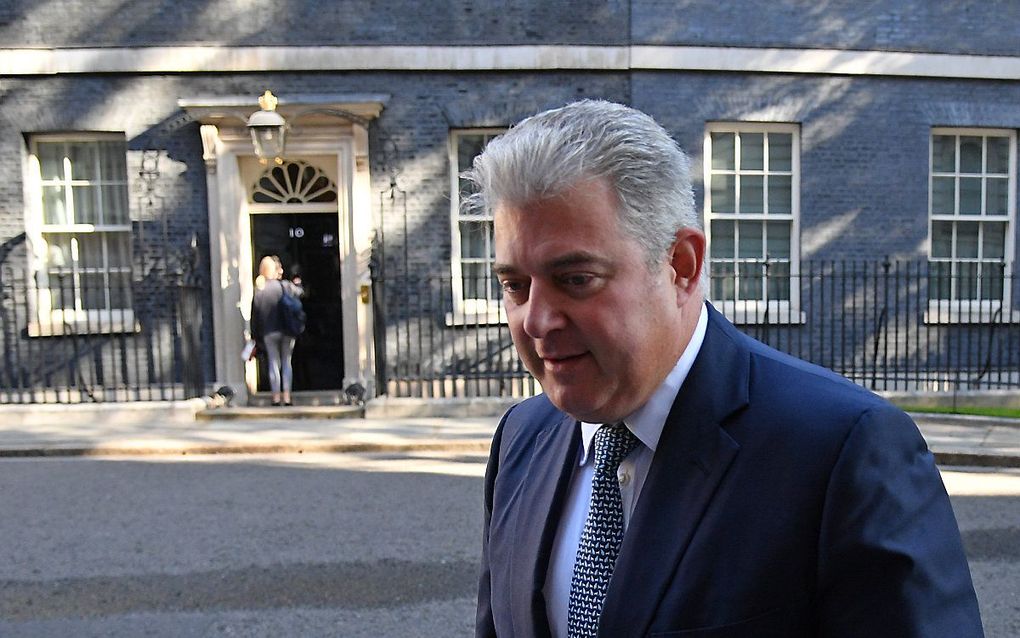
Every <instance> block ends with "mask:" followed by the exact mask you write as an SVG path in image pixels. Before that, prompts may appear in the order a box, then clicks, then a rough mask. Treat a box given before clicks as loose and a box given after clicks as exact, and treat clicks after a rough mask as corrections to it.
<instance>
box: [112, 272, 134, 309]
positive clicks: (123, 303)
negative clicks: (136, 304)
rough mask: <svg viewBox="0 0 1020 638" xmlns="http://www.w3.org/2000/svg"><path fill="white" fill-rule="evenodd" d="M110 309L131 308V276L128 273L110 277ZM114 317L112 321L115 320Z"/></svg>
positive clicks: (115, 274) (114, 274) (113, 274)
mask: <svg viewBox="0 0 1020 638" xmlns="http://www.w3.org/2000/svg"><path fill="white" fill-rule="evenodd" d="M110 307H111V308H130V307H131V275H130V274H128V273H112V274H111V275H110ZM117 318H118V317H117V315H114V319H117Z"/></svg>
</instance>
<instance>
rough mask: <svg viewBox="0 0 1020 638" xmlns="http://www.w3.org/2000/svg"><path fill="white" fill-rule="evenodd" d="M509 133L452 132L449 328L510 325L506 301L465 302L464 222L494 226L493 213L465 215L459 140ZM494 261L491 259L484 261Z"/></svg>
mask: <svg viewBox="0 0 1020 638" xmlns="http://www.w3.org/2000/svg"><path fill="white" fill-rule="evenodd" d="M505 132H506V128H505V127H502V128H500V127H485V128H458V129H450V135H449V139H448V159H449V166H450V274H451V286H452V288H453V290H452V293H453V312H452V313H449V314H447V317H446V322H447V324H448V325H475V324H497V323H506V312H505V311H504V309H503V301H502V299H501V298H499V297H497V298H495V299H465V298H464V282H463V268H462V263H461V260H462V257H461V254H460V251H461V243H460V240H461V237H460V222H461V221H476V222H477V221H481V222H488V223H489V224H492V215H491V213H486V214H484V215H470V216H465V215H462V211H461V201H460V168H459V166H460V165H459V162H458V159H459V158H458V157H457V140H458V138H460V137H461V136H463V135H490V136H493V137H495V136H496V135H500V134H502V133H505ZM483 261H487V262H490V265H491V258H483Z"/></svg>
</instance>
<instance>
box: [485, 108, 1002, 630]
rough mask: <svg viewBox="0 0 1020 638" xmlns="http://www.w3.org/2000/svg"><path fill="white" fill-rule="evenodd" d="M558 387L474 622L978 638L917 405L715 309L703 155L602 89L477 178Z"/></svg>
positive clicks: (513, 479)
mask: <svg viewBox="0 0 1020 638" xmlns="http://www.w3.org/2000/svg"><path fill="white" fill-rule="evenodd" d="M468 177H469V178H471V179H472V180H473V181H474V182H475V184H476V186H477V188H478V194H477V195H476V196H475V197H474V200H473V203H474V204H475V205H478V206H480V207H482V210H483V211H487V212H490V213H491V214H492V215H493V221H494V226H495V262H496V263H495V272H496V275H497V276H498V278H499V281H500V283H501V285H502V289H503V295H504V307H505V309H506V313H507V319H508V323H509V326H510V331H511V334H512V336H513V339H514V344H515V345H516V347H517V349H518V352H519V353H520V355H521V358H522V359H523V361H524V363H525V365H526V366H527V367H528V369H529V371H531V373H532V374H533V375H534V376H535V377H536V378H537V379H538V381H539V382H540V383H541V384H542V388H543V390H544V392H545V393H544V394H543V395H542V396H539V397H536V398H533V399H529V400H527V401H524V402H523V403H521V404H519V405H517V406H516V407H514V408H512V409H511V410H510V411H509V412H507V414H506V415H505V416H504V417H503V419H502V421H501V423H500V425H499V428H498V430H497V432H496V435H495V438H494V440H493V444H492V451H491V455H490V459H489V465H488V469H487V472H486V479H485V530H484V545H483V564H482V575H481V582H480V587H479V599H478V617H477V635H478V636H501V637H503V636H518V637H522V636H554V637H557V638H568V637H569V638H575V637H580V636H595V635H598V636H604V637H613V638H617V637H626V636H684V637H688V638H691V637H698V636H700V637H705V638H707V637H712V638H721V637H737V636H745V637H752V636H753V637H755V638H762V637H770V636H826V637H830V636H841V637H842V636H845V637H850V636H859V637H867V638H873V637H890V638H892V637H896V638H902V637H911V636H916V637H922V636H923V637H926V638H930V637H933V636H936V637H938V636H945V637H953V638H963V637H966V638H970V637H974V636H981V635H982V629H981V622H980V617H979V614H978V607H977V601H976V598H975V595H974V589H973V585H972V584H971V579H970V573H969V570H968V566H967V562H966V558H965V556H964V554H963V549H962V546H961V543H960V535H959V530H958V528H957V525H956V521H955V519H954V517H953V513H952V510H951V507H950V503H949V499H948V497H947V495H946V492H945V489H944V487H943V485H942V482H941V480H940V477H939V474H938V471H937V469H936V467H935V465H934V462H933V459H932V455H931V454H930V453H929V451H928V450H927V447H926V445H925V443H924V440H923V439H922V438H921V436H920V434H919V433H918V431H917V428H916V427H915V426H914V424H913V423H912V422H911V421H910V419H909V418H908V417H907V416H906V415H905V414H903V412H901V411H900V410H898V409H896V408H894V407H893V406H891V405H890V404H888V403H886V402H885V401H883V400H882V399H880V398H878V397H877V396H875V395H873V394H870V393H869V392H867V391H865V390H863V389H861V388H859V387H857V386H855V385H853V384H851V383H849V382H847V381H845V380H843V379H842V378H840V377H838V376H836V375H835V374H833V373H831V372H828V371H826V370H823V369H821V368H818V367H815V366H812V365H810V364H807V363H804V362H802V361H799V360H796V359H794V358H792V357H789V356H786V355H783V354H781V353H779V352H776V351H774V350H772V349H770V348H768V347H766V346H765V345H763V344H761V343H758V342H756V341H754V340H752V339H750V338H748V337H746V336H744V335H743V334H741V333H740V332H738V331H737V330H736V329H734V328H733V327H732V326H731V325H730V324H729V323H728V322H727V321H726V319H725V318H723V317H722V316H720V315H719V313H717V312H716V311H715V310H714V309H713V308H712V307H711V305H709V304H707V303H706V302H705V300H704V292H703V291H704V283H703V279H704V278H703V276H702V275H703V264H704V255H705V237H704V234H703V233H702V231H701V230H700V220H699V219H698V215H697V213H696V211H695V208H694V201H693V195H692V191H691V182H690V175H689V166H688V161H687V159H686V157H685V155H684V154H683V152H682V151H681V150H680V148H679V147H678V146H677V145H676V143H675V142H674V141H673V140H672V139H671V138H670V137H669V135H668V134H667V133H666V132H665V131H664V130H663V129H662V128H661V127H660V126H659V125H657V124H656V123H655V122H654V121H653V120H652V119H651V118H649V117H648V116H647V115H644V114H643V113H640V112H638V111H635V110H633V109H629V108H627V107H624V106H620V105H615V104H610V103H607V102H598V101H584V102H578V103H574V104H571V105H568V106H566V107H564V108H562V109H557V110H554V111H548V112H545V113H541V114H539V115H536V116H534V117H532V118H529V119H527V120H525V121H523V122H522V123H520V124H519V125H518V126H516V127H515V128H513V129H511V130H510V131H509V132H508V133H507V134H506V135H505V136H503V137H502V138H498V139H497V140H495V141H493V142H491V143H490V144H489V146H488V147H487V148H486V150H485V152H484V153H483V154H482V155H481V156H480V157H479V158H478V159H477V160H476V162H475V165H474V168H473V169H472V171H470V172H469V174H468Z"/></svg>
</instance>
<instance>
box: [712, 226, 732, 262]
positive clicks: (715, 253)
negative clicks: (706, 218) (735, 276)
mask: <svg viewBox="0 0 1020 638" xmlns="http://www.w3.org/2000/svg"><path fill="white" fill-rule="evenodd" d="M733 250H734V237H733V222H731V221H729V220H716V221H713V222H712V246H711V253H712V257H713V258H716V259H718V258H726V257H729V258H732V257H733V255H734V252H733Z"/></svg>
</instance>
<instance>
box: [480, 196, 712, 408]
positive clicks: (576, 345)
mask: <svg viewBox="0 0 1020 638" xmlns="http://www.w3.org/2000/svg"><path fill="white" fill-rule="evenodd" d="M617 206H618V205H617V197H616V194H615V193H614V192H613V190H612V189H611V188H610V187H609V185H608V184H606V182H605V181H603V180H589V181H584V182H581V183H579V184H577V185H576V186H575V187H574V188H572V189H569V190H567V191H566V192H565V193H563V194H562V195H560V196H558V197H555V198H550V199H547V200H542V201H539V202H535V203H532V204H528V205H524V206H516V205H503V206H498V207H497V208H496V211H495V216H494V218H495V222H494V223H495V242H496V246H495V248H496V266H495V270H496V274H497V276H498V277H499V280H500V283H501V284H502V287H503V303H504V306H505V307H506V312H507V318H508V320H509V323H510V332H511V334H512V335H513V340H514V344H515V345H516V346H517V350H518V352H519V353H520V355H521V358H522V359H523V361H524V364H525V365H526V366H527V368H528V370H530V371H531V373H532V374H533V375H534V376H535V378H536V379H538V381H539V382H540V383H541V384H542V388H543V390H544V391H545V393H546V394H547V395H548V397H549V398H550V400H551V401H552V402H553V404H554V405H556V406H557V407H558V408H560V409H561V410H563V411H564V412H566V413H568V414H570V415H571V416H573V417H574V418H577V419H580V420H583V421H590V422H613V421H618V420H620V419H622V418H623V417H624V416H626V415H627V414H629V413H631V412H633V411H634V410H635V409H637V408H638V407H640V406H641V405H643V404H644V402H645V401H646V400H647V399H648V398H649V396H650V395H651V393H652V392H653V391H654V390H655V388H657V387H658V385H659V384H660V383H661V382H662V380H663V379H664V378H665V376H666V374H667V373H668V372H669V370H671V369H672V367H673V365H674V364H675V363H676V361H677V359H678V358H679V356H680V354H681V353H682V352H683V348H684V346H685V345H686V341H687V338H689V335H686V334H685V332H684V330H683V327H684V325H685V324H687V323H690V322H689V321H687V322H685V321H684V316H685V313H686V315H687V316H688V319H689V315H690V313H691V309H690V308H691V307H694V306H697V308H696V310H697V311H700V303H696V304H687V302H688V301H689V300H690V299H691V298H692V296H696V292H695V293H691V290H695V291H696V289H697V284H696V276H695V277H694V279H695V281H694V284H693V288H692V287H691V285H689V281H688V280H687V279H683V278H682V277H680V276H678V275H677V269H676V263H675V262H672V261H671V259H672V258H671V255H673V252H671V254H670V256H664V257H663V259H662V261H661V263H658V264H656V265H655V267H654V268H652V269H651V270H650V269H649V268H648V265H647V260H646V258H645V253H644V251H643V249H642V248H641V246H640V245H639V244H638V243H637V242H636V241H634V240H633V239H632V238H630V236H628V235H626V234H624V232H623V231H622V230H621V229H620V228H619V223H618V221H617V212H616V211H617ZM692 232H694V233H695V234H697V235H698V236H699V237H700V234H699V233H697V231H692ZM702 245H703V244H702ZM674 250H675V249H674ZM698 259H700V253H699V255H698ZM699 264H700V262H699ZM698 301H699V302H700V298H699V299H698ZM685 306H689V307H688V308H687V309H686V310H685ZM695 320H696V316H695ZM692 325H693V324H692Z"/></svg>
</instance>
